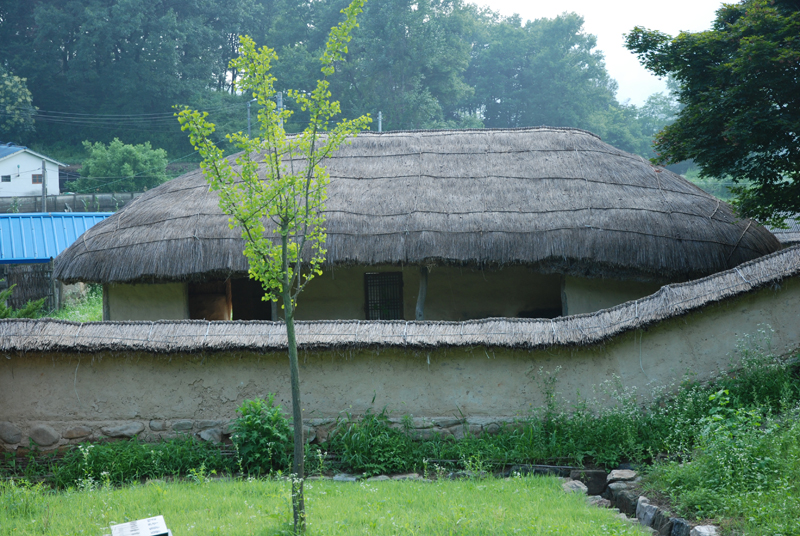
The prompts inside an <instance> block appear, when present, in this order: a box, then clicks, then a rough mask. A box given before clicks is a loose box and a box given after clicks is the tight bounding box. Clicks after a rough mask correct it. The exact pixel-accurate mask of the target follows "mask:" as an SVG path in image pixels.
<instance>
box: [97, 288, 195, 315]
mask: <svg viewBox="0 0 800 536" xmlns="http://www.w3.org/2000/svg"><path fill="white" fill-rule="evenodd" d="M186 318H189V296H188V284H187V283H161V284H152V285H151V284H139V285H129V284H109V285H103V319H104V320H183V319H186Z"/></svg>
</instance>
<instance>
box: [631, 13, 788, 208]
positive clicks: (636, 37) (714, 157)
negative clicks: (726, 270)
mask: <svg viewBox="0 0 800 536" xmlns="http://www.w3.org/2000/svg"><path fill="white" fill-rule="evenodd" d="M626 39H627V47H628V49H629V50H631V51H633V52H635V53H636V54H637V55H638V56H639V59H640V61H641V62H642V64H643V65H644V66H645V67H646V68H647V69H649V70H650V71H652V72H653V73H655V74H657V75H660V76H664V75H668V74H669V75H671V76H673V77H674V78H675V79H676V80H677V82H678V84H679V87H680V88H679V91H678V95H679V100H680V103H681V105H682V106H683V109H682V110H681V111H680V112H679V114H678V118H677V120H676V121H675V122H674V123H672V124H670V125H668V126H666V127H665V128H664V129H663V130H662V131H661V133H660V134H659V135H658V137H657V139H656V142H655V146H656V151H657V152H658V157H657V159H656V160H657V161H658V162H660V163H673V162H679V161H682V160H687V159H693V160H694V162H695V163H696V164H697V165H698V166H699V168H700V173H701V176H703V177H718V178H725V177H730V178H731V179H732V180H733V181H734V182H739V183H740V185H739V186H738V187H736V188H735V189H734V193H735V194H736V201H735V202H736V205H737V206H738V209H739V211H740V212H741V214H742V215H745V216H750V217H754V218H757V219H759V220H761V221H762V222H769V223H780V222H781V221H782V220H783V218H784V217H785V216H787V215H789V214H796V213H798V212H800V181H798V178H800V135H799V134H798V133H800V84H798V74H799V73H800V9H798V4H797V2H796V1H793V0H745V1H742V2H740V3H738V4H726V5H723V7H722V8H720V9H719V10H718V11H717V15H716V19H715V20H714V24H713V27H712V28H711V29H710V30H708V31H705V32H698V33H681V34H679V35H678V36H677V37H671V36H669V35H666V34H663V33H660V32H657V31H652V30H646V29H644V28H640V27H637V28H634V29H633V31H632V32H630V33H629V34H628V35H627V37H626ZM746 181H751V182H750V183H747V182H746Z"/></svg>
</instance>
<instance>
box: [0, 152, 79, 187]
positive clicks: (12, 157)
mask: <svg viewBox="0 0 800 536" xmlns="http://www.w3.org/2000/svg"><path fill="white" fill-rule="evenodd" d="M42 161H44V162H45V170H46V174H45V173H42ZM63 165H64V164H62V163H60V162H57V161H56V160H53V159H52V158H49V157H47V156H44V155H41V154H39V153H37V152H35V151H31V150H30V149H28V148H27V147H23V146H20V145H14V144H13V143H2V144H0V197H23V196H31V195H42V182H43V181H44V180H46V181H47V195H58V194H60V193H61V192H60V190H59V187H58V166H63ZM45 175H46V178H45Z"/></svg>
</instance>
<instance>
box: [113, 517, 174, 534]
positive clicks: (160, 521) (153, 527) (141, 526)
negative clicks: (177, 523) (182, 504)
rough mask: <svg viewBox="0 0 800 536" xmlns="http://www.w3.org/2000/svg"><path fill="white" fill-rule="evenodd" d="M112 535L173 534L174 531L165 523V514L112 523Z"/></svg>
mask: <svg viewBox="0 0 800 536" xmlns="http://www.w3.org/2000/svg"><path fill="white" fill-rule="evenodd" d="M111 536H172V532H171V531H170V530H169V529H168V528H167V525H166V523H164V516H156V517H149V518H147V519H139V520H137V521H131V522H130V523H123V524H121V525H111Z"/></svg>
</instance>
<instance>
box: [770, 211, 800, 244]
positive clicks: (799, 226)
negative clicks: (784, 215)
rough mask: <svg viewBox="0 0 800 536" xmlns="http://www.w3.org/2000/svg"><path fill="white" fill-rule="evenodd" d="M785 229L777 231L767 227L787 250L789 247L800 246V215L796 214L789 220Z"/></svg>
mask: <svg viewBox="0 0 800 536" xmlns="http://www.w3.org/2000/svg"><path fill="white" fill-rule="evenodd" d="M785 224H786V228H785V229H777V228H775V227H767V229H769V230H770V232H771V233H772V234H774V235H775V238H777V239H778V242H780V243H781V245H782V246H783V247H785V248H787V247H789V246H796V245H798V244H800V214H795V215H793V216H792V217H791V218H789V219H787V220H786V222H785Z"/></svg>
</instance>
